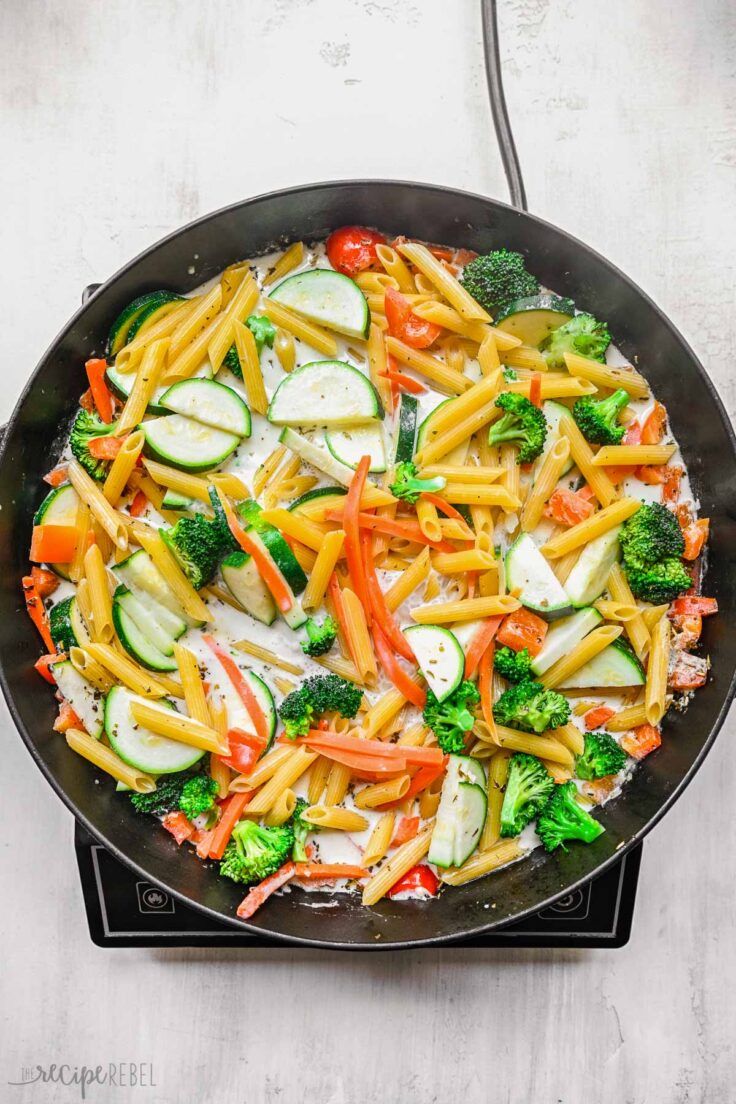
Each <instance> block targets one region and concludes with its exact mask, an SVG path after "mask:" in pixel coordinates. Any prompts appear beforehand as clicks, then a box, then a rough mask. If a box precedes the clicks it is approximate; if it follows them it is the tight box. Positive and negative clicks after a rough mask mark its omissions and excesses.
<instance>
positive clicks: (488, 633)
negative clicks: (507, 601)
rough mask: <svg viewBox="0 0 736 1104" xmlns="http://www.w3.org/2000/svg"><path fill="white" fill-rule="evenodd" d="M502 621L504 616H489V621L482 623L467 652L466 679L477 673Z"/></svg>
mask: <svg viewBox="0 0 736 1104" xmlns="http://www.w3.org/2000/svg"><path fill="white" fill-rule="evenodd" d="M502 621H503V617H489V618H488V620H487V621H484V622H483V623H482V625H481V626H480V628H479V629H478V631H477V632H476V634H475V636H474V637H473V638H472V640H471V641H470V644H469V645H468V650H467V652H466V654H465V678H466V679H468V678H470V677H471V675H474V674H475V672H476V670H477V669H478V664H479V663H480V661H481V659H482V657H483V654H484V652H485V651H486V649H487V648H488V645H489V644H490V643H491V641H492V640H493V638H494V636H495V635H496V633H497V632H498V627H499V625H500V624H501V622H502Z"/></svg>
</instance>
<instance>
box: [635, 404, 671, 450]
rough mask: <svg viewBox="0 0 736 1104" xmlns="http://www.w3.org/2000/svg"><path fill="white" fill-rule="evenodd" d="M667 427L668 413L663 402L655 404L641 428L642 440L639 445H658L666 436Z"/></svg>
mask: <svg viewBox="0 0 736 1104" xmlns="http://www.w3.org/2000/svg"><path fill="white" fill-rule="evenodd" d="M666 425H667V411H666V410H665V408H664V407H663V406H662V404H661V402H655V404H654V409H653V410H652V412H651V413H650V414H649V416H648V418H647V419H646V420H645V422H644V425H643V426H642V427H641V439H640V441H639V442H638V443H639V444H642V445H658V444H659V442H660V441H661V440H662V437H663V436H664V431H665V427H666ZM628 443H629V442H627V444H628Z"/></svg>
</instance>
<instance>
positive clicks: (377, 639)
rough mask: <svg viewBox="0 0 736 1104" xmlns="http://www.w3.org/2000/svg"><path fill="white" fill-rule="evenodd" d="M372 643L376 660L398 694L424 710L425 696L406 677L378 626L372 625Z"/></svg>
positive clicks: (422, 691) (407, 676) (409, 678)
mask: <svg viewBox="0 0 736 1104" xmlns="http://www.w3.org/2000/svg"><path fill="white" fill-rule="evenodd" d="M372 632H373V643H374V644H375V647H376V654H377V656H378V659H379V661H380V663H381V666H382V667H383V669H384V671H385V672H386V674H387V676H388V677H389V679H390V680H391V682H392V683H393V684H394V686H395V687H396V689H397V690H398V691H399V693H401V694H403V695H404V697H405V698H406V699H407V701H410V702H411V703H412V705H415V706H416V707H417V709H424V706H425V705H426V703H427V695H426V693H425V691H424V690H422V689H421V688H420V687H419V686H417V684H416V683H415V682H414V681H413V679H412V678H411V677H410V676H409V675H407V673H406V671H405V670H404V668H403V667H402V666H401V664H400V663H399V661H398V659H397V658H396V656H395V655H394V653H393V652H392V650H391V647H390V645H389V643H388V641H387V640H386V637H385V636H384V634H383V630H382V629H381V627H380V625H377V624H375V623H374V625H373V629H372Z"/></svg>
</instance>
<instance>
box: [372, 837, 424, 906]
mask: <svg viewBox="0 0 736 1104" xmlns="http://www.w3.org/2000/svg"><path fill="white" fill-rule="evenodd" d="M433 828H434V825H433V824H431V823H430V824H427V825H425V827H424V828H422V830H421V831H420V832H419V834H418V835H416V836H415V837H414V839H412V840H409V842H408V843H404V844H402V845H401V847H399V848H398V850H397V851H396V852H395V853H394V854H393V855H392V856H391V858H390V859H388V861H387V862H385V863H384V864H383V866H382V867H380V869H379V870H378V871H377V872H376V873H375V874H374V875H373V876H372V877H371V878H370V879H369V880H368V882H367V883H366V885H365V888H364V890H363V904H364V905H375V903H376V902H377V901H380V900H381V898H382V897H385V895H386V894H387V893H388V891H389V890H390V889H391V886H392V885H395V884H396V882H398V880H399V878H403V876H404V874H406V872H407V871H408V870H411V868H412V867H413V866H416V865H417V863H418V862H420V860H421V859H423V858H424V856H425V855H426V854H427V852H428V851H429V845H430V843H431V841H432V831H433Z"/></svg>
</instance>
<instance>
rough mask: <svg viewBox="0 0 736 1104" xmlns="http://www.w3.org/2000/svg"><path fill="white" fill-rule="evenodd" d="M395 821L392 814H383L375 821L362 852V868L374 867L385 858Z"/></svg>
mask: <svg viewBox="0 0 736 1104" xmlns="http://www.w3.org/2000/svg"><path fill="white" fill-rule="evenodd" d="M395 820H396V816H395V814H394V813H384V814H383V816H382V817H381V818H380V819H379V820H377V821H376V824H375V827H374V829H373V831H372V832H371V835H370V839H369V840H368V844H367V846H366V849H365V851H364V852H363V859H362V863H363V866H375V864H376V863H378V862H380V861H381V859H382V858H383V857H384V856H385V854H386V852H387V851H388V848H389V844H390V843H391V840H392V838H393V834H394V822H395Z"/></svg>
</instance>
